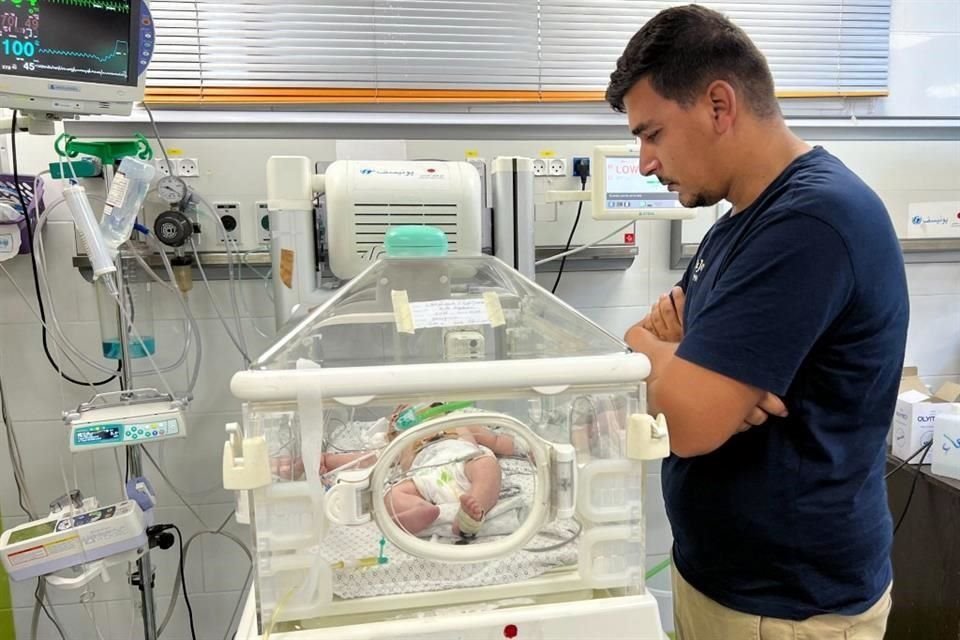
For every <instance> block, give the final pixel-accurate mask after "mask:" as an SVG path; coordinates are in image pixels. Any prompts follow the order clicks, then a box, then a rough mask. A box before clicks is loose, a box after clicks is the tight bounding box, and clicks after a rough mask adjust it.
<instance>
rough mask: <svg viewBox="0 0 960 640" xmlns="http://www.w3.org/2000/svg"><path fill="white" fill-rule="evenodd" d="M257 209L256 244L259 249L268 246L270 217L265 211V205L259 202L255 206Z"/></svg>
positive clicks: (263, 202) (262, 201)
mask: <svg viewBox="0 0 960 640" xmlns="http://www.w3.org/2000/svg"><path fill="white" fill-rule="evenodd" d="M256 209H257V242H259V243H260V246H261V247H269V246H270V215H269V210H268V209H267V203H266V201H264V200H259V201H258V202H257V204H256Z"/></svg>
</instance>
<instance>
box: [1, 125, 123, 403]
mask: <svg viewBox="0 0 960 640" xmlns="http://www.w3.org/2000/svg"><path fill="white" fill-rule="evenodd" d="M10 155H11V156H12V157H13V184H14V185H15V186H16V189H17V197H18V199H19V200H20V206H21V207H23V217H24V219H25V220H26V227H27V242H29V243H30V266H31V267H33V289H34V291H35V292H36V294H37V307H39V310H40V320H41V325H40V335H41V339H42V341H43V352H44V353H45V354H46V356H47V361H48V362H49V363H50V366H52V367H53V368H54V370H56V372H57V373H58V374H60V377H61V378H63V379H64V380H66V381H67V382H70V383H72V384H75V385H78V386H81V387H86V386H88V385H87V383H86V382H82V381H80V380H75V379H74V378H71V377H70V376H68V375H67V374H65V373H64V372H63V369H62V368H61V367H60V365H58V364H57V363H56V361H55V360H54V359H53V356H52V355H51V354H50V347H49V345H48V343H47V324H46V323H47V316H46V313H45V312H44V309H43V298H41V297H40V275H39V273H38V272H37V257H36V256H35V255H33V224H32V222H31V221H30V212H29V211H28V210H27V201H26V199H25V198H24V197H23V189H22V187H21V186H20V168H19V166H18V164H17V110H16V109H14V110H13V124H12V125H11V127H10ZM34 198H36V194H34ZM35 204H36V205H37V208H36V210H37V214H38V215H39V213H40V203H39V202H37V203H35ZM121 367H123V361H119V362H117V373H119V372H120V369H121ZM116 379H117V376H116V374H114V375H112V376H110V377H109V378H107V379H106V380H100V381H99V382H93V383H91V384H93V386H95V387H100V386H103V385H105V384H109V383H111V382H113V381H114V380H116Z"/></svg>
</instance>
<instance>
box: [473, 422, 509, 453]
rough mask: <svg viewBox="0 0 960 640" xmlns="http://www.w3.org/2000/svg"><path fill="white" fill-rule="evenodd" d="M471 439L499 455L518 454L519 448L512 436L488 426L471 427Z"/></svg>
mask: <svg viewBox="0 0 960 640" xmlns="http://www.w3.org/2000/svg"><path fill="white" fill-rule="evenodd" d="M467 430H469V432H470V439H471V441H473V442H474V443H476V444H479V445H482V446H484V447H486V448H487V449H490V451H493V453H494V454H495V455H498V456H512V455H516V453H517V448H516V446H515V445H514V442H513V438H512V437H511V436H508V435H505V434H502V433H497V432H496V431H493V430H491V429H488V428H486V427H469V428H468V429H464V431H467Z"/></svg>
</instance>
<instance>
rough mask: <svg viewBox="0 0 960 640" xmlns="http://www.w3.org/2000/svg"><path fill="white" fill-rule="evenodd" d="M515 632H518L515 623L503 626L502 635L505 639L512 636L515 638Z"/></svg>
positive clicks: (509, 639)
mask: <svg viewBox="0 0 960 640" xmlns="http://www.w3.org/2000/svg"><path fill="white" fill-rule="evenodd" d="M517 633H519V632H518V631H517V625H515V624H508V625H507V626H505V627H504V628H503V637H504V638H507V640H512V639H513V638H516V637H517Z"/></svg>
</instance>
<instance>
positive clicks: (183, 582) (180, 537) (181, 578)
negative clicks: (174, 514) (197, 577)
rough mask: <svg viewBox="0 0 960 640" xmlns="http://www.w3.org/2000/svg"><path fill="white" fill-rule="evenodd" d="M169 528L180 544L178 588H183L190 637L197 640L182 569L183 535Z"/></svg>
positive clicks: (177, 530)
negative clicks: (174, 532) (175, 534)
mask: <svg viewBox="0 0 960 640" xmlns="http://www.w3.org/2000/svg"><path fill="white" fill-rule="evenodd" d="M170 527H171V528H172V529H173V530H174V531H176V532H177V541H178V542H179V543H180V586H181V587H182V588H183V602H184V603H185V604H186V605H187V615H188V616H189V617H190V637H191V638H193V640H197V630H196V628H194V626H193V607H192V606H190V596H189V595H188V594H187V572H186V571H185V570H184V568H183V533H181V532H180V528H179V527H178V526H177V525H175V524H172V525H170Z"/></svg>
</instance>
